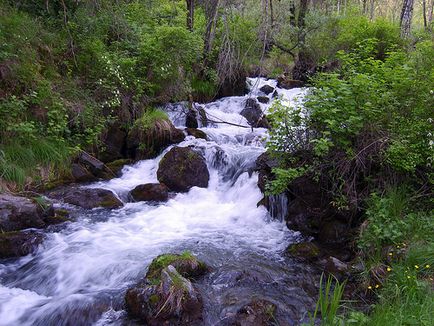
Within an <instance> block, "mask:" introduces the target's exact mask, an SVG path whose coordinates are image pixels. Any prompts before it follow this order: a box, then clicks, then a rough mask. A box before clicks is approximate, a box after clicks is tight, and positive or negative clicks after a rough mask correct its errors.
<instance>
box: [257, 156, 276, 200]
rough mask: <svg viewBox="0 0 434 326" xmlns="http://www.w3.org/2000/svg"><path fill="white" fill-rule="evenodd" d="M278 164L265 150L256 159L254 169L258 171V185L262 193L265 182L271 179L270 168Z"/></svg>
mask: <svg viewBox="0 0 434 326" xmlns="http://www.w3.org/2000/svg"><path fill="white" fill-rule="evenodd" d="M278 165H279V162H278V161H277V159H275V158H272V157H271V156H270V155H269V154H268V153H267V152H265V153H262V154H261V155H259V157H258V158H257V159H256V162H255V171H258V172H259V178H258V187H259V189H260V190H261V192H262V193H264V192H265V187H266V185H267V182H268V181H270V180H272V179H273V174H272V169H273V168H275V167H277V166H278ZM264 203H265V202H264Z"/></svg>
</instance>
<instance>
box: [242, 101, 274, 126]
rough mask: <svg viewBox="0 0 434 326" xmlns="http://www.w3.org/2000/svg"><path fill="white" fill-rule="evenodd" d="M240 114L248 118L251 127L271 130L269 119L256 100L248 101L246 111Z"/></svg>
mask: <svg viewBox="0 0 434 326" xmlns="http://www.w3.org/2000/svg"><path fill="white" fill-rule="evenodd" d="M240 114H241V115H242V116H243V117H244V118H246V120H247V122H248V123H249V125H250V126H252V127H254V128H269V127H270V125H269V123H268V121H267V118H266V117H265V116H264V114H263V112H262V110H261V106H260V105H259V103H258V102H256V100H255V99H254V98H249V99H247V100H246V104H245V107H244V109H243V110H242V111H241V112H240Z"/></svg>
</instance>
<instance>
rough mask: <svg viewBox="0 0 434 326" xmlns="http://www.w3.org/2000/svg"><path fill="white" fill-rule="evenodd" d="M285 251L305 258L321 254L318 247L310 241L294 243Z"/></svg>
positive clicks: (311, 258)
mask: <svg viewBox="0 0 434 326" xmlns="http://www.w3.org/2000/svg"><path fill="white" fill-rule="evenodd" d="M286 251H287V252H288V253H289V254H290V255H291V256H294V257H297V258H301V259H307V260H314V259H317V258H318V257H319V256H320V254H321V250H320V248H319V247H318V246H317V245H316V244H314V243H312V242H300V243H294V244H292V245H290V246H289V247H288V248H287V249H286Z"/></svg>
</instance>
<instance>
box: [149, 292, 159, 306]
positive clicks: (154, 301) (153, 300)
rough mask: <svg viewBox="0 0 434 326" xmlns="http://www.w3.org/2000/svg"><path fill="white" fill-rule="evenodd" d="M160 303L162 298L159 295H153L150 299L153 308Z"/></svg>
mask: <svg viewBox="0 0 434 326" xmlns="http://www.w3.org/2000/svg"><path fill="white" fill-rule="evenodd" d="M159 302H160V296H159V295H158V294H153V295H151V296H150V297H149V303H150V304H151V305H152V306H156V305H157V304H158V303H159Z"/></svg>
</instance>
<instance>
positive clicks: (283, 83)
mask: <svg viewBox="0 0 434 326" xmlns="http://www.w3.org/2000/svg"><path fill="white" fill-rule="evenodd" d="M303 86H304V82H302V81H301V80H294V79H290V78H288V77H287V76H279V77H277V87H279V88H283V89H292V88H299V87H303Z"/></svg>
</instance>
